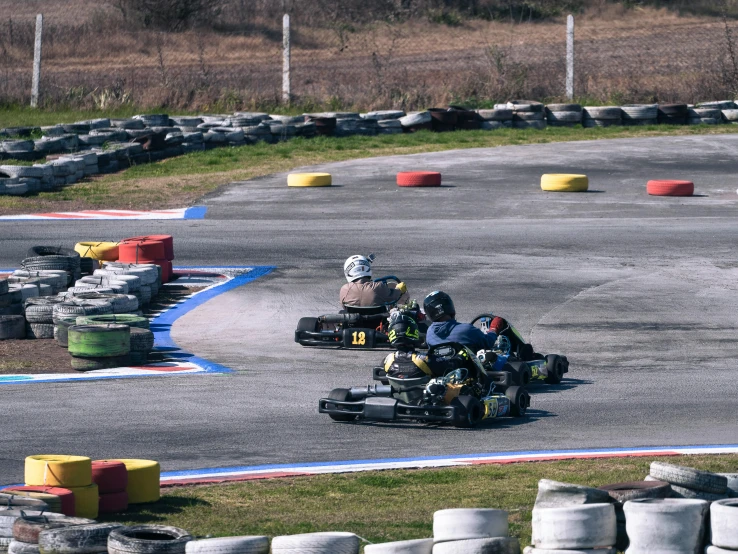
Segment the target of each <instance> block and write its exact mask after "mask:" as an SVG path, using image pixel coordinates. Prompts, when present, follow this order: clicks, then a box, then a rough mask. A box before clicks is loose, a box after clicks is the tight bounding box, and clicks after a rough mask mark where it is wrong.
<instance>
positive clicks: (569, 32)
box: [566, 15, 574, 100]
mask: <svg viewBox="0 0 738 554" xmlns="http://www.w3.org/2000/svg"><path fill="white" fill-rule="evenodd" d="M566 98H567V99H568V100H574V16H573V15H569V17H567V18H566Z"/></svg>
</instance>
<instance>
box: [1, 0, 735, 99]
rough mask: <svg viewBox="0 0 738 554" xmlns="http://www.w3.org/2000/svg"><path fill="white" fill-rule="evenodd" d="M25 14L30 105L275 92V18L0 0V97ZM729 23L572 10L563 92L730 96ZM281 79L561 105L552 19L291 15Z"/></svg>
mask: <svg viewBox="0 0 738 554" xmlns="http://www.w3.org/2000/svg"><path fill="white" fill-rule="evenodd" d="M37 13H43V15H44V30H43V56H42V73H41V81H40V98H41V105H47V106H56V105H65V106H73V107H89V108H92V107H94V108H100V109H106V108H112V107H117V106H119V105H125V104H132V105H135V106H140V107H154V106H169V107H176V108H182V109H206V108H212V107H220V108H223V109H231V108H232V109H243V108H249V107H259V106H274V105H277V104H279V103H280V102H281V100H282V54H283V52H282V18H281V17H273V18H270V19H262V20H252V21H250V23H249V25H248V26H247V27H244V28H243V29H238V28H235V29H234V28H233V26H232V27H231V28H230V29H229V30H227V31H224V30H222V29H220V30H219V29H217V28H212V27H211V28H200V29H197V30H190V31H184V32H160V31H156V30H152V29H148V28H142V27H138V28H135V27H132V26H131V25H126V24H124V22H123V21H122V20H121V14H120V12H119V11H117V10H115V8H114V7H113V6H111V5H107V4H101V3H100V2H99V1H96V0H67V1H64V0H0V14H4V15H0V103H5V104H12V103H20V104H27V103H28V102H29V100H30V96H31V80H32V64H33V55H34V32H35V27H34V26H35V18H36V14H37ZM736 27H737V26H736V24H735V23H734V22H733V21H730V22H726V21H723V20H721V19H719V18H695V17H678V16H676V15H673V14H670V13H666V12H657V11H653V12H646V16H644V13H643V12H626V13H624V14H621V15H620V16H619V17H618V18H607V19H603V18H597V17H577V18H576V25H575V64H574V68H575V69H574V93H575V96H576V97H577V98H582V99H586V100H587V101H589V102H600V103H604V102H613V103H617V104H623V103H628V102H643V101H646V102H654V101H658V102H669V101H680V102H697V101H702V100H711V99H724V98H730V99H732V98H735V96H736V90H737V89H738V66H737V65H736V57H735V49H734V47H733V35H734V33H735V32H736V31H738V29H737V28H736ZM290 77H291V79H290V80H291V95H292V101H293V102H294V103H297V104H299V105H301V106H310V105H314V106H315V107H319V106H326V105H327V106H333V107H335V108H339V107H350V106H353V107H357V108H362V109H367V110H368V109H379V108H401V109H405V110H410V109H415V108H425V107H429V106H436V105H437V106H441V105H448V104H467V105H476V106H486V105H491V104H493V103H495V102H500V101H507V100H510V99H514V98H529V99H536V100H562V99H564V96H565V82H566V22H565V20H564V19H561V20H555V21H547V22H537V23H536V22H520V21H515V22H500V21H484V20H478V19H470V20H465V21H462V22H458V23H457V24H454V25H448V24H442V23H430V22H428V20H427V19H423V20H419V19H418V20H412V19H411V20H406V21H403V22H394V23H392V22H377V23H369V24H362V25H348V24H343V23H340V22H335V21H334V22H326V23H325V24H324V25H315V24H313V25H307V24H301V21H300V18H299V17H297V16H294V15H293V16H292V18H291V74H290Z"/></svg>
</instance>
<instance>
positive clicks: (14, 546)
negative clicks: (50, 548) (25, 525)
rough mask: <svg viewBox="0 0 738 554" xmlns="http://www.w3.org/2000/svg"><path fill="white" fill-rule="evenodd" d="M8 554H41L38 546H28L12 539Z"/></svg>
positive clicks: (28, 544)
mask: <svg viewBox="0 0 738 554" xmlns="http://www.w3.org/2000/svg"><path fill="white" fill-rule="evenodd" d="M8 554H41V551H40V550H39V548H38V544H30V543H26V542H21V541H17V540H15V539H12V540H11V541H10V544H9V545H8Z"/></svg>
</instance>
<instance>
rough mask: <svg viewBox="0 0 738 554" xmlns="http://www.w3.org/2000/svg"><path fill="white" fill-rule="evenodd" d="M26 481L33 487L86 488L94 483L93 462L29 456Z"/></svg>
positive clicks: (81, 459) (82, 457)
mask: <svg viewBox="0 0 738 554" xmlns="http://www.w3.org/2000/svg"><path fill="white" fill-rule="evenodd" d="M25 480H26V485H33V486H44V485H45V486H49V487H63V488H65V489H68V488H71V487H86V486H87V485H89V484H90V483H92V461H91V460H90V458H87V457H86V456H61V455H56V454H46V455H39V456H28V457H27V458H26V468H25ZM82 517H84V516H82Z"/></svg>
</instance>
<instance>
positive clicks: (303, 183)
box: [287, 173, 333, 187]
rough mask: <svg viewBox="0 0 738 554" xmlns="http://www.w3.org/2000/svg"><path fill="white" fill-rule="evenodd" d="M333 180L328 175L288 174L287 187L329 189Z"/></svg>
mask: <svg viewBox="0 0 738 554" xmlns="http://www.w3.org/2000/svg"><path fill="white" fill-rule="evenodd" d="M332 184H333V178H332V176H331V174H330V173H290V174H289V175H288V176H287V186H288V187H330V186H331V185H332Z"/></svg>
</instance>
